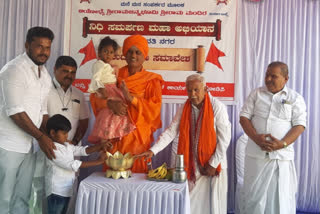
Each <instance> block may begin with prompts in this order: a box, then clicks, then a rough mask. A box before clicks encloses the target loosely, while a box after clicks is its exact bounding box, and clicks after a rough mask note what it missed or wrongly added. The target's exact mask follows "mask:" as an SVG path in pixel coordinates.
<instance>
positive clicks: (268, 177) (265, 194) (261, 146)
mask: <svg viewBox="0 0 320 214" xmlns="http://www.w3.org/2000/svg"><path fill="white" fill-rule="evenodd" d="M288 79H289V76H288V66H287V65H286V64H285V63H282V62H272V63H271V64H270V65H269V66H268V69H267V72H266V76H265V85H266V87H261V88H258V89H256V90H254V91H253V92H251V93H250V95H249V97H248V98H247V100H246V102H245V104H244V106H243V108H242V110H241V113H240V124H241V125H242V127H243V129H244V131H245V133H246V134H247V135H248V136H249V141H248V145H247V149H246V158H245V172H244V188H243V191H244V197H245V198H244V200H243V201H244V205H243V207H242V208H241V213H252V214H259V213H261V214H264V213H275V214H276V213H281V214H285V213H288V214H289V213H291V214H293V213H296V199H295V193H296V190H297V180H296V171H295V166H294V149H293V142H294V141H295V140H296V139H297V138H298V136H299V135H300V134H301V133H302V132H303V131H304V129H305V126H306V115H307V114H306V104H305V102H304V99H303V97H302V96H301V95H299V94H298V93H297V92H295V91H293V90H292V89H289V88H287V87H286V86H285V84H286V83H287V81H288Z"/></svg>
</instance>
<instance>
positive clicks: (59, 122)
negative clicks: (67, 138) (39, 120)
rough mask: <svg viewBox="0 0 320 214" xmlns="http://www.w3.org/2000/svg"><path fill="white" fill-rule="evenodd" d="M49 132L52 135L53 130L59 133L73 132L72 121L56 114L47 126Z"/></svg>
mask: <svg viewBox="0 0 320 214" xmlns="http://www.w3.org/2000/svg"><path fill="white" fill-rule="evenodd" d="M46 128H47V132H48V134H50V131H51V130H54V131H55V132H57V131H66V132H68V131H70V130H71V123H70V121H69V120H68V119H67V118H66V117H65V116H63V115H61V114H55V115H53V116H52V117H50V118H49V120H48V122H47V125H46Z"/></svg>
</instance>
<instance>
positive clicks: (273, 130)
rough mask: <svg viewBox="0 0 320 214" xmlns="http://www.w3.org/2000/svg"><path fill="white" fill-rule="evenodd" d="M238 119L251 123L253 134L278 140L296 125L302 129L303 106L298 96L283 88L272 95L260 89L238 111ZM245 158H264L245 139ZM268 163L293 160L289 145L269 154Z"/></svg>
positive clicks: (303, 123) (292, 150) (291, 148)
mask: <svg viewBox="0 0 320 214" xmlns="http://www.w3.org/2000/svg"><path fill="white" fill-rule="evenodd" d="M240 116H243V117H246V118H248V119H249V120H251V123H252V125H253V127H254V128H255V130H256V132H257V134H271V135H272V136H274V137H275V138H277V139H279V140H281V139H282V138H283V137H284V136H285V135H286V134H287V133H288V131H289V130H290V129H291V128H292V127H293V126H297V125H302V126H304V127H306V123H307V119H306V118H307V112H306V104H305V102H304V99H303V97H302V96H301V95H299V94H298V93H297V92H295V91H293V90H292V89H289V88H287V87H286V86H285V87H284V88H283V89H282V90H281V91H279V92H278V93H276V94H273V93H271V92H269V91H268V89H267V88H266V87H260V88H258V89H256V90H254V91H252V92H251V93H250V95H249V97H248V98H247V100H246V102H245V104H244V105H243V107H242V110H241V112H240ZM246 154H247V155H248V156H251V157H256V158H262V159H263V158H265V157H266V155H267V152H266V151H263V150H262V149H261V148H260V147H259V146H258V145H257V144H256V143H255V142H254V141H253V140H252V139H250V138H249V141H248V145H247V149H246ZM269 158H270V159H279V160H293V159H294V149H293V144H290V145H289V146H288V147H286V148H283V149H280V150H276V151H273V152H269Z"/></svg>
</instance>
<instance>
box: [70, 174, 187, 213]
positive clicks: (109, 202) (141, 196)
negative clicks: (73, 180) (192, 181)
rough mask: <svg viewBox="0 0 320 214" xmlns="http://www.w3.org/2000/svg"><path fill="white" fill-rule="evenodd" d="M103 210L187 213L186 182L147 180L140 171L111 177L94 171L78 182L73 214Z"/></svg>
mask: <svg viewBox="0 0 320 214" xmlns="http://www.w3.org/2000/svg"><path fill="white" fill-rule="evenodd" d="M105 213H110V214H126V213H128V214H142V213H145V214H164V213H165V214H171V213H172V214H174V213H175V214H189V213H190V198H189V190H188V184H187V182H185V183H182V184H176V183H172V182H156V181H148V180H146V174H141V173H133V174H132V177H131V178H128V179H118V180H115V179H112V178H106V177H105V174H104V173H103V172H95V173H93V174H91V175H90V176H89V177H87V178H86V179H84V180H83V181H82V182H81V183H80V186H79V190H78V196H77V202H76V214H105Z"/></svg>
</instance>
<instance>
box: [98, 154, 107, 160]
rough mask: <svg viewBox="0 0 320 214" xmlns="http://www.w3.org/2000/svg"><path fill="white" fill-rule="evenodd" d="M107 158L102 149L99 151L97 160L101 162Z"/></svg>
mask: <svg viewBox="0 0 320 214" xmlns="http://www.w3.org/2000/svg"><path fill="white" fill-rule="evenodd" d="M106 159H107V154H106V153H105V152H103V151H100V152H99V159H98V160H99V161H101V162H102V163H103V162H104V161H105V160H106Z"/></svg>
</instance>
